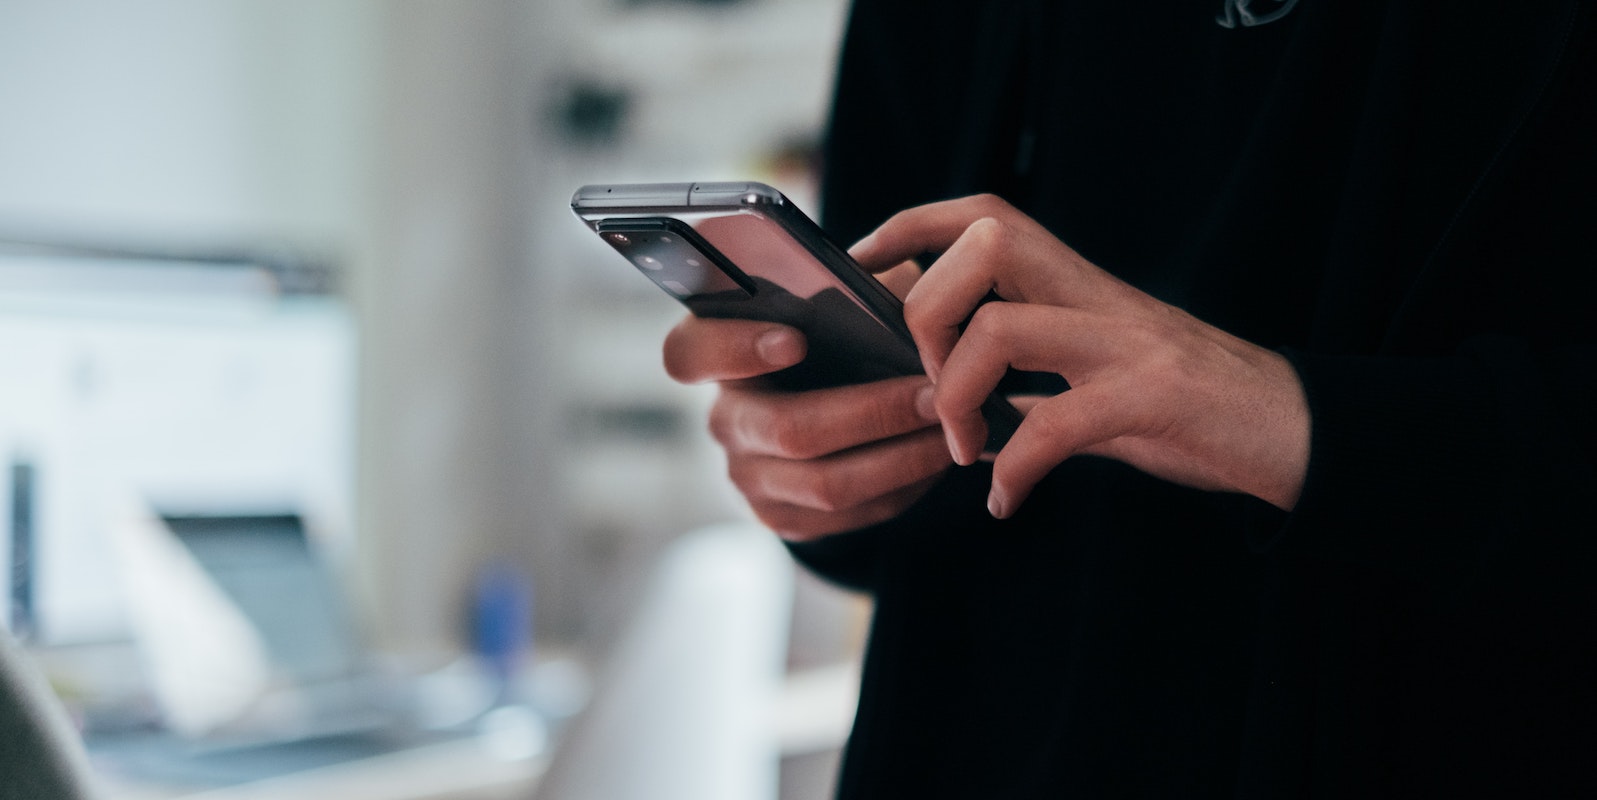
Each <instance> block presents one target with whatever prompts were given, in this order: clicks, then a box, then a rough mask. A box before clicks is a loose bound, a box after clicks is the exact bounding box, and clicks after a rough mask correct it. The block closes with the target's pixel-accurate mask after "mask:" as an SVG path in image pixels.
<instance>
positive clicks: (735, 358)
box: [665, 267, 952, 541]
mask: <svg viewBox="0 0 1597 800" xmlns="http://www.w3.org/2000/svg"><path fill="white" fill-rule="evenodd" d="M918 275H919V269H915V268H908V267H906V268H903V269H895V270H892V271H891V272H890V273H888V274H886V275H884V276H883V281H884V283H887V284H888V286H889V288H895V289H896V290H900V291H907V290H908V287H909V285H910V284H911V283H912V282H913V280H914V277H916V276H918ZM804 353H805V343H804V338H803V336H802V334H800V333H799V332H798V331H796V330H794V329H792V328H789V327H786V326H782V325H776V324H773V323H768V322H750V321H746V320H720V319H699V318H697V317H687V318H686V319H684V320H683V321H682V322H681V323H680V324H678V325H677V326H676V328H675V329H673V330H672V331H671V333H670V335H669V336H667V337H666V342H665V366H666V371H667V372H668V373H669V374H670V375H671V377H673V378H675V379H676V380H678V381H681V382H683V383H701V382H704V381H717V382H719V383H720V385H721V392H720V395H719V396H718V397H717V399H716V401H715V405H714V406H713V407H712V408H711V410H710V432H711V434H712V435H714V437H715V438H716V441H718V442H719V443H720V444H721V446H722V448H724V449H725V451H726V456H727V471H728V472H729V473H730V475H731V478H732V482H733V484H734V485H736V486H737V488H738V490H739V491H740V492H742V493H743V496H744V497H745V498H746V499H747V500H748V502H749V505H750V506H751V507H752V508H753V510H754V513H755V515H756V516H758V517H759V518H760V520H761V521H762V522H764V523H765V524H766V525H768V526H770V527H771V529H772V530H775V531H776V532H777V533H778V534H779V535H781V536H782V537H783V538H785V539H789V540H793V541H804V540H808V539H814V538H818V537H821V536H825V535H828V534H833V533H840V532H842V531H848V530H855V529H857V528H862V527H865V526H867V525H872V524H875V523H877V522H882V521H885V520H888V519H891V518H892V517H895V516H897V515H898V514H900V513H902V512H903V511H904V509H906V508H908V507H909V506H910V505H911V504H913V503H914V502H915V501H916V500H918V499H919V498H920V497H921V496H922V495H924V494H925V493H926V491H927V490H928V489H930V488H931V486H932V485H933V484H935V483H936V482H937V479H938V477H939V476H940V475H941V474H942V473H943V472H944V471H945V470H947V469H948V468H949V467H950V466H951V465H952V461H951V459H950V458H949V455H948V448H947V446H946V445H945V444H944V440H943V436H942V434H941V432H939V431H938V429H937V427H936V426H937V414H936V412H935V410H934V409H933V408H932V388H931V383H930V382H929V381H927V380H926V379H925V378H923V377H909V378H894V379H891V380H885V381H879V382H876V383H868V384H861V385H858V386H843V387H838V388H835V389H818V390H814V391H808V392H780V391H776V390H773V389H770V388H769V387H767V386H765V385H764V384H763V383H762V382H761V381H760V380H759V376H761V375H765V374H767V373H771V372H775V371H777V370H779V369H782V368H784V367H788V366H791V365H793V364H796V363H798V362H799V361H801V360H803V358H804Z"/></svg>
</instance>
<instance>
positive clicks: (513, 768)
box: [0, 0, 868, 798]
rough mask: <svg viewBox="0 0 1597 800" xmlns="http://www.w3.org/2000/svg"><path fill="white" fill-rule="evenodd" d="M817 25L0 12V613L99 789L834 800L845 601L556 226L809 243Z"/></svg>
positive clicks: (744, 3)
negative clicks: (696, 188) (698, 191)
mask: <svg viewBox="0 0 1597 800" xmlns="http://www.w3.org/2000/svg"><path fill="white" fill-rule="evenodd" d="M845 5H846V4H845V3H844V2H842V0H597V1H595V0H523V1H521V2H514V1H512V0H123V1H121V2H110V0H101V1H99V2H90V1H89V0H48V1H47V0H0V468H3V475H4V480H3V490H0V520H3V521H4V526H3V529H0V567H4V568H3V569H0V619H3V620H4V622H5V625H6V626H7V627H8V628H9V629H10V631H11V633H12V634H13V635H14V636H16V637H17V638H18V639H20V640H21V641H22V642H24V644H26V645H27V646H28V648H29V650H30V652H31V653H32V654H33V655H34V656H35V658H36V660H37V661H38V663H39V664H40V665H41V666H42V667H43V668H44V669H45V671H46V673H47V676H48V677H49V679H50V681H51V683H52V685H53V686H54V687H55V689H56V691H57V692H58V693H59V694H60V695H61V697H62V698H63V700H64V702H65V703H66V704H67V706H68V708H69V709H70V710H71V713H72V714H73V716H74V719H75V721H76V722H77V724H78V725H79V727H80V728H81V729H82V730H83V731H84V733H85V736H86V738H87V740H88V742H89V744H90V750H91V754H92V756H93V761H94V764H95V768H96V770H97V772H98V773H99V774H100V775H101V777H102V780H103V781H104V783H105V786H106V790H107V796H110V797H187V796H205V797H212V798H219V797H277V796H284V797H289V796H291V797H316V796H328V797H342V798H350V797H372V798H377V797H395V798H401V797H404V798H411V797H438V798H443V797H456V798H468V797H533V796H535V795H536V796H540V797H566V796H569V797H623V796H627V797H630V796H638V797H643V796H648V797H654V798H660V797H666V798H669V797H673V796H681V797H694V798H707V797H709V798H713V797H738V798H755V797H772V798H776V797H781V798H806V797H825V796H828V794H829V792H830V789H831V782H832V779H833V775H834V771H835V769H836V753H837V748H838V746H839V745H840V744H841V741H842V737H843V735H844V734H845V733H846V730H847V726H848V723H849V715H850V714H851V713H852V702H853V699H852V695H851V692H852V686H853V679H854V675H855V674H856V671H857V662H858V657H859V648H860V644H861V641H862V639H863V635H864V629H865V626H866V624H867V619H868V608H867V607H866V601H865V600H864V599H862V598H859V597H855V596H851V595H847V594H845V593H842V592H839V591H837V590H834V589H832V588H831V587H828V586H824V585H822V584H820V583H818V582H817V581H815V580H814V579H812V578H810V577H808V576H806V575H803V574H795V573H794V571H793V570H792V567H791V564H790V563H789V561H788V560H787V559H786V557H785V554H784V553H783V552H782V551H781V548H780V547H779V545H777V544H776V543H775V541H774V539H772V538H771V537H770V536H769V535H767V534H763V532H760V531H757V530H754V529H753V528H752V527H751V526H750V525H748V520H749V516H748V512H747V511H746V509H745V508H744V507H743V505H742V503H741V501H740V500H739V499H738V498H737V496H736V495H735V493H734V492H732V490H731V489H730V488H729V487H728V486H727V485H726V482H725V480H724V478H723V472H724V463H723V462H722V461H721V459H720V456H719V453H718V451H717V450H716V448H715V447H714V445H713V443H711V442H710V441H709V439H708V437H707V435H706V434H705V433H704V432H703V427H704V421H703V420H704V412H705V410H706V409H707V407H708V404H709V402H710V401H711V399H712V397H713V390H712V389H709V388H707V387H682V386H678V385H676V384H674V383H672V382H671V381H670V380H669V379H668V378H666V376H665V375H664V372H663V370H662V369H661V367H660V364H659V345H660V341H661V339H662V337H663V336H664V334H665V332H666V331H667V330H668V329H669V328H670V327H671V325H673V324H674V323H675V321H676V320H677V319H678V318H679V316H680V315H681V313H682V312H681V309H680V307H679V306H677V305H676V304H675V303H674V302H672V301H671V300H670V299H669V298H667V297H665V296H664V295H662V294H661V293H660V292H659V291H658V290H657V289H656V288H654V287H652V286H650V285H649V282H647V281H644V280H641V279H639V278H638V277H636V276H634V275H633V274H631V273H632V269H631V268H630V267H629V266H628V265H627V264H625V263H624V262H623V261H622V260H621V259H619V258H617V257H616V256H615V254H614V253H613V252H612V251H610V250H609V249H608V248H607V247H605V246H604V245H603V244H602V243H601V242H600V241H599V240H598V238H597V237H595V236H593V235H592V233H591V232H589V231H587V230H585V229H584V228H583V226H582V225H581V224H579V223H578V222H577V221H576V220H575V218H574V217H573V216H572V215H571V213H570V210H569V206H568V204H569V199H570V196H571V194H572V192H573V190H575V189H576V188H577V187H578V186H579V185H581V184H585V183H599V182H641V181H692V180H745V179H749V180H761V181H765V182H767V183H771V184H773V185H775V186H776V187H777V188H779V189H781V190H783V191H784V192H785V193H787V194H788V196H789V197H791V198H792V199H794V200H795V201H796V202H797V204H798V205H799V206H800V207H802V208H804V209H806V210H807V211H809V212H811V213H812V214H817V213H819V212H820V211H821V209H819V208H817V206H816V202H815V187H814V174H815V169H816V160H817V149H818V146H819V141H820V137H821V135H822V130H823V127H824V124H825V116H826V106H827V99H828V95H829V92H830V89H831V82H832V79H833V74H834V59H835V57H836V52H837V46H838V40H839V37H840V34H841V29H842V25H843V21H844V15H845V13H846V8H845ZM640 787H648V789H647V791H645V790H644V789H642V788H640ZM673 787H675V788H673Z"/></svg>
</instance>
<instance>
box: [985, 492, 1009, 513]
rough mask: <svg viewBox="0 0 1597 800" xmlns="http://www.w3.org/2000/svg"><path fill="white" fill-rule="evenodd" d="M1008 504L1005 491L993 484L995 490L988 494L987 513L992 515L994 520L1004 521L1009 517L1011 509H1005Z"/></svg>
mask: <svg viewBox="0 0 1597 800" xmlns="http://www.w3.org/2000/svg"><path fill="white" fill-rule="evenodd" d="M1008 504H1009V500H1008V498H1006V497H1004V490H1002V489H1000V488H998V484H996V483H995V484H993V488H992V489H991V490H990V491H988V492H987V513H989V514H992V515H993V519H1004V518H1005V517H1008V516H1009V509H1008V508H1006V507H1005V506H1007V505H1008Z"/></svg>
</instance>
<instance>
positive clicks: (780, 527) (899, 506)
mask: <svg viewBox="0 0 1597 800" xmlns="http://www.w3.org/2000/svg"><path fill="white" fill-rule="evenodd" d="M937 480H938V479H937V477H935V476H934V477H931V478H928V479H926V480H924V481H921V482H920V483H917V484H913V485H911V486H906V487H904V488H903V489H900V490H898V491H896V492H892V493H891V494H887V495H884V496H882V497H880V498H877V499H876V500H874V501H871V502H870V503H867V504H865V505H862V506H858V507H856V508H851V509H848V510H846V511H834V512H828V511H816V510H815V509H811V508H804V507H802V506H796V505H792V504H789V503H782V502H777V501H759V502H755V501H751V502H750V507H751V508H753V509H754V515H755V516H756V517H759V519H760V521H761V522H762V523H764V524H765V525H766V527H768V528H770V529H771V530H773V531H775V532H776V535H777V536H780V537H781V538H783V539H785V540H787V541H790V542H808V541H814V540H816V539H820V538H823V537H825V536H830V535H832V534H836V533H843V532H846V531H855V530H859V529H860V528H864V527H867V526H870V525H875V524H878V523H881V522H886V521H887V520H890V519H892V518H894V517H896V516H898V515H899V514H902V513H904V510H905V509H907V508H909V507H910V506H912V505H914V504H915V501H917V500H919V499H920V498H921V497H923V496H924V495H925V494H926V492H927V491H928V490H930V489H931V487H933V486H935V485H936V484H937Z"/></svg>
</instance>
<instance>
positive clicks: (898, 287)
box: [876, 261, 921, 300]
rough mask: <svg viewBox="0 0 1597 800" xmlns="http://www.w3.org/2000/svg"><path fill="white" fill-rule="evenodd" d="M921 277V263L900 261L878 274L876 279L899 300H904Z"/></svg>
mask: <svg viewBox="0 0 1597 800" xmlns="http://www.w3.org/2000/svg"><path fill="white" fill-rule="evenodd" d="M920 277H921V268H920V264H917V263H915V262H914V261H900V262H899V263H898V266H896V267H893V268H892V269H890V270H887V271H886V272H879V273H877V274H876V279H877V280H879V281H881V282H882V285H883V286H886V287H887V290H888V291H889V292H892V293H893V296H894V297H897V298H898V299H899V300H903V299H904V298H905V297H906V296H907V295H908V294H909V290H910V289H913V288H915V282H916V281H919V280H920Z"/></svg>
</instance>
